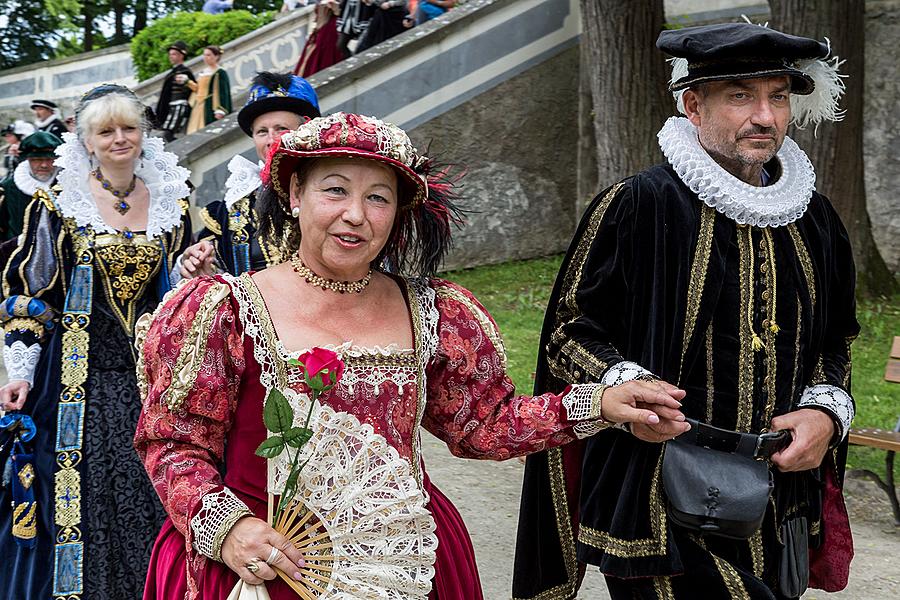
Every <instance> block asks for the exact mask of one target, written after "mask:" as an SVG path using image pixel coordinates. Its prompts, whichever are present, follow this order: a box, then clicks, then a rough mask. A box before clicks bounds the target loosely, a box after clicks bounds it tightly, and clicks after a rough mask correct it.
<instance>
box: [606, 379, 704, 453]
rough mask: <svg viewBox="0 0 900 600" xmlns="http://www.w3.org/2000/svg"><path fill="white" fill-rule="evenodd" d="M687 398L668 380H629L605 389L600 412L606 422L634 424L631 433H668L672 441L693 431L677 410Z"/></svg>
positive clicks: (682, 391)
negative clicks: (642, 430)
mask: <svg viewBox="0 0 900 600" xmlns="http://www.w3.org/2000/svg"><path fill="white" fill-rule="evenodd" d="M684 395H685V391H684V390H680V389H678V388H677V387H675V386H674V385H672V384H671V383H667V382H665V381H641V380H635V381H628V382H625V383H623V384H622V385H617V386H613V387H609V388H606V390H605V391H604V392H603V397H602V398H601V400H600V406H601V409H600V412H601V415H602V417H603V419H604V420H605V421H610V422H613V423H632V431H634V430H635V429H638V428H640V427H650V428H653V429H654V430H658V431H665V432H667V433H668V437H667V438H666V439H669V438H672V437H674V436H676V435H679V434H681V433H684V432H685V431H687V430H688V429H690V425H688V424H687V423H685V422H684V415H683V414H682V413H681V411H680V410H678V409H679V408H681V402H680V400H681V399H682V398H684ZM635 435H637V434H635ZM638 437H640V436H638ZM641 439H643V438H641ZM647 441H650V440H647ZM653 441H656V440H653Z"/></svg>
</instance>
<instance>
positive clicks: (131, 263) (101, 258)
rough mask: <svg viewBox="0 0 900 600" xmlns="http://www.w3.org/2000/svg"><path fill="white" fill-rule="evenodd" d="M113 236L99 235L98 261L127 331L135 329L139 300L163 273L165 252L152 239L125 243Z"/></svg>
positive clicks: (108, 296)
mask: <svg viewBox="0 0 900 600" xmlns="http://www.w3.org/2000/svg"><path fill="white" fill-rule="evenodd" d="M111 237H112V236H106V235H99V236H97V237H96V247H95V252H96V264H97V266H98V267H99V268H100V272H101V273H102V274H103V277H102V282H103V291H104V292H105V293H106V299H107V301H108V302H109V305H110V306H111V307H112V310H113V313H115V315H116V318H117V319H118V320H119V322H120V323H121V324H122V327H123V328H124V330H125V332H126V333H127V334H131V332H132V331H133V330H134V320H135V316H136V315H135V312H136V308H137V307H136V302H137V300H138V299H139V298H141V297H142V296H143V295H144V291H145V290H146V288H147V285H148V284H149V283H150V280H151V279H153V277H154V276H155V275H156V274H157V273H158V272H159V269H160V259H161V257H162V251H161V250H160V248H159V246H157V245H156V244H153V243H152V242H147V243H146V244H145V243H143V242H142V241H139V240H137V236H135V239H133V240H131V241H130V242H127V243H122V241H121V239H119V240H118V241H116V240H115V239H110V238H111Z"/></svg>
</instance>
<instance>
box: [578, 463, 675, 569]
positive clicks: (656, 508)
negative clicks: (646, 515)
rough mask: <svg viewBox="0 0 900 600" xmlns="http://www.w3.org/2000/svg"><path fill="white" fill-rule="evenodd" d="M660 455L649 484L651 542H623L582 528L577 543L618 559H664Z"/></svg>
mask: <svg viewBox="0 0 900 600" xmlns="http://www.w3.org/2000/svg"><path fill="white" fill-rule="evenodd" d="M662 459H663V452H660V453H659V459H658V460H657V461H656V469H655V470H654V471H653V479H652V481H651V483H650V530H651V532H652V533H653V537H652V538H643V539H638V540H623V539H619V538H615V537H613V536H611V535H609V533H607V532H605V531H598V530H596V529H592V528H590V527H585V526H584V525H582V526H581V527H580V528H579V531H578V541H579V542H581V543H582V544H587V545H588V546H592V547H594V548H596V549H598V550H601V551H603V552H606V553H607V554H612V555H613V556H618V557H621V558H639V557H645V556H665V554H666V511H665V509H664V507H663V502H662V495H661V494H660V490H659V484H660V481H661V479H662V477H661V472H662Z"/></svg>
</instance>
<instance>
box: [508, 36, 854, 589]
mask: <svg viewBox="0 0 900 600" xmlns="http://www.w3.org/2000/svg"><path fill="white" fill-rule="evenodd" d="M657 45H658V47H659V48H660V49H662V50H663V51H665V52H667V53H668V54H670V55H672V56H673V57H676V58H675V59H674V61H673V75H672V82H671V88H670V89H671V90H672V91H673V92H674V93H675V96H676V99H677V103H678V108H679V110H680V111H681V113H682V114H683V115H684V116H682V117H672V118H670V119H669V120H668V121H667V122H666V123H665V125H664V126H663V128H662V129H661V130H660V132H659V136H658V137H659V144H660V147H661V149H662V152H663V154H664V155H665V157H666V163H665V164H662V165H659V166H655V167H652V168H650V169H647V170H646V171H643V172H641V173H638V174H637V175H634V176H632V177H628V178H626V179H624V180H622V181H620V182H619V183H616V184H615V185H613V186H612V187H611V188H608V189H607V190H606V191H604V192H602V193H601V194H600V195H599V196H597V198H596V199H595V200H594V201H593V203H592V204H591V205H590V207H589V208H588V210H587V212H586V214H585V216H584V218H583V219H582V222H581V224H580V225H579V228H578V231H577V233H576V235H575V239H574V241H573V242H572V245H571V246H570V249H569V252H568V254H567V256H566V258H565V260H564V262H563V265H562V268H561V270H560V274H559V277H558V279H557V282H556V286H555V288H554V291H553V295H552V297H551V300H550V306H549V308H548V312H547V316H546V319H545V321H544V329H543V333H542V340H541V354H540V357H539V363H538V371H537V379H536V390H537V391H538V392H545V391H554V390H557V389H561V388H562V387H563V386H566V385H570V384H574V383H584V382H589V381H599V382H603V383H607V384H612V383H617V382H621V381H625V380H629V379H634V378H641V377H643V378H653V377H662V378H665V379H666V380H667V381H672V382H674V383H675V384H676V385H678V386H679V387H681V388H683V389H685V390H686V391H687V396H686V397H685V400H684V412H685V414H686V415H687V416H688V417H689V418H692V419H696V420H697V421H699V422H700V423H701V425H700V426H698V427H697V428H696V429H697V430H699V432H700V434H702V435H701V436H700V438H699V439H700V442H699V444H698V445H703V443H704V441H703V440H704V439H705V436H707V435H709V432H710V431H711V430H710V429H709V428H708V427H706V425H703V424H708V425H712V426H715V427H717V428H720V429H723V430H727V431H725V432H721V433H716V434H715V436H710V438H708V439H712V437H716V439H717V440H718V441H717V442H716V444H717V446H721V445H728V444H732V446H731V448H732V451H734V448H735V444H736V441H737V440H739V439H740V440H745V441H746V440H748V439H749V440H753V441H754V443H755V444H757V445H756V446H755V448H756V451H755V452H754V455H755V456H756V457H757V458H762V459H767V460H769V461H770V462H771V465H772V473H773V474H774V492H773V496H772V499H771V501H770V502H769V504H768V512H767V513H766V516H765V519H764V521H763V523H762V526H761V528H760V529H757V530H756V531H755V533H754V534H753V535H752V536H751V537H750V538H749V539H740V540H734V539H725V538H722V537H718V536H716V535H714V534H709V533H704V534H703V535H700V534H699V533H696V532H691V531H690V530H688V529H686V528H684V527H682V526H679V525H677V524H676V523H675V522H674V521H673V519H672V518H670V517H669V514H668V512H667V505H666V503H667V497H666V494H665V489H664V488H665V486H664V483H663V481H662V480H661V476H660V472H661V467H662V464H663V459H664V453H665V450H666V447H667V444H666V443H665V442H666V440H669V439H671V438H672V437H673V433H672V432H671V431H670V430H668V429H666V428H665V427H660V426H645V425H639V424H635V425H633V426H632V427H631V431H630V432H626V431H609V432H604V433H602V434H600V435H598V436H596V437H594V438H592V439H591V440H589V441H587V443H585V444H582V445H580V446H579V447H577V448H575V447H572V446H570V447H568V448H566V449H565V450H563V451H561V452H560V451H558V450H551V451H549V452H546V453H542V454H539V455H535V456H534V457H529V459H528V463H527V466H526V474H525V482H524V490H523V499H522V511H521V514H520V520H519V534H518V535H519V539H518V544H517V551H516V564H515V575H514V581H513V595H514V596H515V597H516V598H538V597H545V596H542V594H548V593H551V592H549V590H553V592H552V593H553V594H555V595H554V596H553V597H559V598H572V597H575V594H576V592H577V588H578V581H579V577H580V575H579V571H580V569H583V568H584V565H585V564H586V565H594V566H596V567H599V569H600V571H601V572H603V573H604V574H605V575H606V581H607V584H608V588H609V591H610V594H611V596H612V597H613V598H614V599H619V598H642V599H649V598H699V597H702V598H711V599H718V598H722V599H724V598H753V599H774V598H778V599H781V598H791V597H797V596H799V593H802V589H799V588H803V587H804V585H803V583H802V582H803V580H804V578H805V577H806V576H807V575H808V579H809V581H808V583H809V585H811V586H812V587H816V588H821V589H824V590H827V591H835V590H838V589H842V588H843V587H844V586H845V585H846V583H847V577H848V573H849V563H850V559H851V558H852V555H853V550H852V541H851V538H850V529H849V521H848V518H847V511H846V509H845V507H844V502H843V498H842V492H841V487H842V481H843V472H844V463H845V457H846V450H847V437H846V436H847V432H848V430H849V428H850V424H851V421H852V420H853V415H854V403H853V399H852V397H851V395H850V387H849V386H850V354H849V348H850V342H851V341H852V340H853V339H854V338H855V337H856V335H857V333H858V332H859V325H858V323H857V321H856V317H855V300H854V279H855V272H854V265H853V259H852V252H851V249H850V244H849V240H848V237H847V233H846V231H845V230H844V227H843V225H842V224H841V221H840V219H839V218H838V215H837V213H836V212H835V210H834V208H833V207H832V205H831V203H830V202H829V201H828V199H827V198H825V197H823V196H822V195H821V194H819V193H817V192H816V190H815V173H814V172H813V167H812V164H811V163H810V161H809V159H808V158H807V156H806V154H805V153H804V152H803V151H802V150H801V149H800V148H799V147H798V146H797V144H795V143H794V142H793V141H792V140H791V139H790V138H789V137H786V135H785V132H786V130H787V127H788V124H789V123H791V122H793V123H795V124H797V125H798V126H801V127H802V126H808V125H815V124H817V123H819V122H821V121H822V120H837V119H839V117H840V111H839V110H838V108H837V106H838V99H839V98H840V95H841V93H842V89H843V85H842V84H841V82H840V76H839V75H838V74H837V72H836V67H837V65H838V64H839V63H838V61H837V58H834V59H831V60H826V59H827V58H828V56H829V48H828V46H827V45H826V44H823V43H820V42H818V41H815V40H811V39H807V38H802V37H795V36H791V35H787V34H784V33H781V32H778V31H775V30H772V29H769V28H766V27H762V26H758V25H752V24H744V23H741V24H724V25H710V26H704V27H690V28H686V29H679V30H673V31H665V32H663V33H662V34H660V36H659V40H658V42H657ZM778 430H787V431H788V432H790V434H791V438H792V441H791V442H790V445H789V446H787V447H786V448H784V449H782V450H778V449H777V447H774V448H773V447H772V446H769V445H767V444H766V442H765V440H766V438H759V437H758V435H757V434H761V433H763V432H768V431H778ZM692 431H693V430H692ZM729 432H730V433H729ZM740 434H747V435H745V436H741V435H740ZM682 439H684V438H682ZM707 441H708V440H707ZM710 443H712V442H710ZM717 449H719V450H722V449H723V448H721V447H718V448H717ZM707 492H708V493H710V494H713V493H715V490H712V491H710V490H698V493H699V494H705V493H707ZM804 525H805V527H806V531H802V529H803V526H804ZM788 534H790V535H788ZM791 539H792V540H793V543H791ZM807 556H808V557H809V565H808V567H807V565H805V564H803V563H804V562H805V559H806V558H807ZM788 567H791V568H788ZM792 568H796V572H794V571H792ZM792 575H795V576H796V580H792ZM795 585H796V586H797V587H798V589H794V590H793V591H791V588H792V587H794V586H795ZM798 592H799V593H798Z"/></svg>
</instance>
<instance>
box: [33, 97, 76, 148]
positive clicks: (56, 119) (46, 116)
mask: <svg viewBox="0 0 900 600" xmlns="http://www.w3.org/2000/svg"><path fill="white" fill-rule="evenodd" d="M31 110H32V111H34V116H35V119H36V120H35V122H34V126H35V127H36V128H37V129H38V131H47V132H49V133H52V134H53V135H55V136H56V137H58V138H59V139H62V134H64V133H65V132H67V131H68V128H67V127H66V124H65V123H64V122H63V120H62V113H60V111H59V107H58V106H57V105H56V103H55V102H51V101H50V100H32V101H31Z"/></svg>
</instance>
